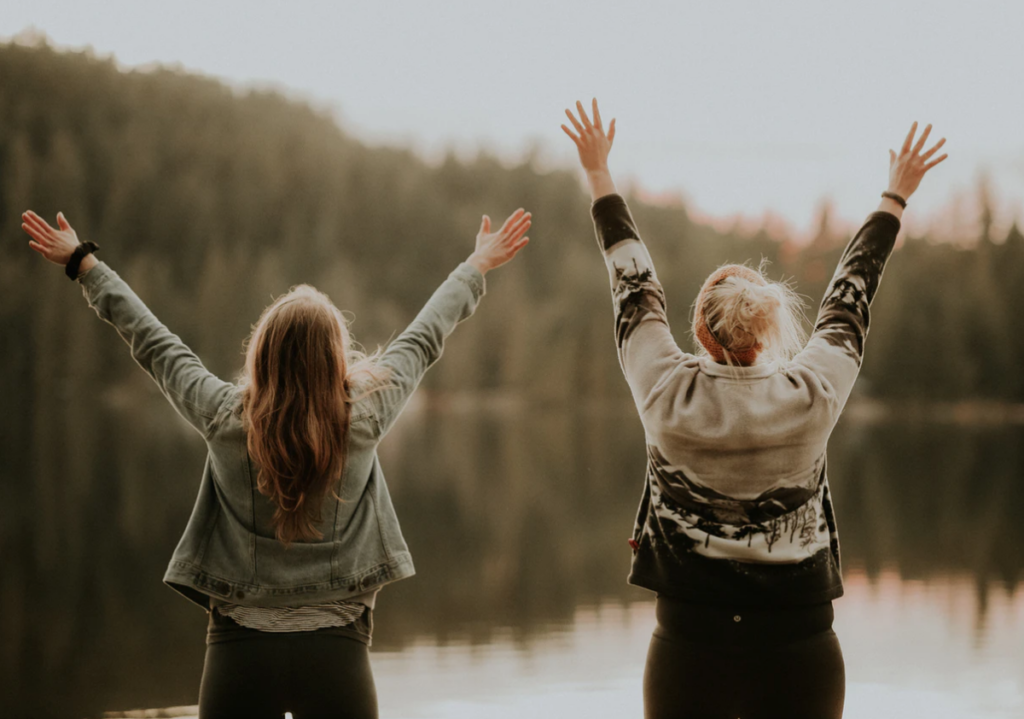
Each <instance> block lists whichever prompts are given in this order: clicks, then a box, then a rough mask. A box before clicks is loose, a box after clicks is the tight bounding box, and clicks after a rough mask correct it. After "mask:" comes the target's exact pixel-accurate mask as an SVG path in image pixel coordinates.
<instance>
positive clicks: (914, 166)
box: [889, 122, 949, 200]
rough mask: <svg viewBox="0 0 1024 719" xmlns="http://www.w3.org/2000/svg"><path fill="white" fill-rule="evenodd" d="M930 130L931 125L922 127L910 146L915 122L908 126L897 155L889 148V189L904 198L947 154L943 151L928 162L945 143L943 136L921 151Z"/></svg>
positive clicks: (915, 129)
mask: <svg viewBox="0 0 1024 719" xmlns="http://www.w3.org/2000/svg"><path fill="white" fill-rule="evenodd" d="M931 132H932V126H931V125H928V126H927V127H925V128H924V132H922V133H921V137H920V139H919V140H918V141H917V143H916V144H914V145H913V147H911V143H913V142H914V135H915V134H916V133H917V123H916V122H915V123H914V124H913V125H911V126H910V132H909V133H908V134H907V139H906V140H904V141H903V147H902V148H901V149H900V153H899V154H898V155H897V154H896V153H895V152H893V151H892V150H889V190H890V191H891V192H895V193H896V194H897V195H899V196H900V197H902V198H903V199H904V200H906V199H908V198H909V197H910V196H911V195H912V194H914V192H915V191H916V190H917V188H918V186H919V185H920V184H921V180H922V178H924V175H925V173H926V172H928V170H930V169H932V168H933V167H935V166H936V165H938V164H939V163H940V162H942V161H943V160H945V159H946V158H947V157H948V156H949V155H947V154H945V153H944V154H942V155H941V156H939V157H937V158H935V159H934V160H931V161H930V162H929V158H931V156H932V155H934V154H935V152H936V151H937V150H938V149H939V148H940V147H942V146H943V145H944V144H946V138H944V137H943V138H942V139H941V140H939V141H938V142H936V143H935V144H934V145H933V146H932V147H931V149H929V150H928V151H927V152H925V153H923V154H922V153H921V150H922V149H923V148H924V143H925V141H926V140H927V139H928V135H930V134H931Z"/></svg>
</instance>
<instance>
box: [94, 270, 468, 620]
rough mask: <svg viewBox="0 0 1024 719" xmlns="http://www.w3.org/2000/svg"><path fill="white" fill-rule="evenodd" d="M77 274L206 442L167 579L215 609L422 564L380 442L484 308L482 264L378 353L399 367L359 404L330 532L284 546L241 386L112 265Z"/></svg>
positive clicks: (295, 597) (293, 601)
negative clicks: (408, 537) (391, 489)
mask: <svg viewBox="0 0 1024 719" xmlns="http://www.w3.org/2000/svg"><path fill="white" fill-rule="evenodd" d="M80 282H81V283H82V287H83V291H84V294H85V296H86V299H88V301H89V306H90V307H92V308H93V309H94V310H96V313H97V314H98V315H99V316H100V317H101V318H102V319H103V320H104V321H106V322H108V323H110V324H111V325H113V326H114V327H115V328H116V329H117V332H118V334H120V335H121V337H122V339H124V341H125V342H127V343H128V345H129V346H130V347H131V353H132V357H133V358H134V359H135V361H136V362H138V363H139V365H140V366H141V367H142V368H143V369H144V370H146V372H148V373H149V375H150V376H151V377H152V378H153V379H154V380H155V381H156V383H157V386H158V387H159V388H160V391H161V392H162V393H163V394H164V396H165V397H167V399H168V400H170V402H171V404H172V405H173V406H174V408H175V409H176V410H177V411H178V413H179V414H180V415H181V416H182V417H184V418H185V419H186V420H187V421H188V423H189V424H191V425H192V426H193V427H195V429H196V430H197V431H198V432H199V433H200V434H201V435H202V436H203V438H204V439H205V440H206V445H207V448H208V450H209V453H208V455H207V458H206V467H205V469H204V470H203V478H202V482H201V483H200V485H199V496H198V497H197V498H196V504H195V508H194V509H193V510H192V516H191V518H190V519H189V522H188V525H187V526H186V528H185V533H184V535H183V536H182V538H181V541H180V542H178V546H177V548H176V549H175V550H174V555H173V556H172V557H171V561H170V564H169V566H168V568H167V572H166V574H165V575H164V582H166V583H167V584H168V585H170V586H171V587H172V588H174V589H175V590H177V591H179V592H181V593H182V594H183V595H185V596H186V597H188V598H189V599H191V600H192V601H194V602H196V603H197V604H199V605H200V606H202V607H204V608H206V609H209V607H210V599H209V598H210V597H211V596H212V597H219V598H221V599H224V600H230V601H231V602H233V603H235V604H245V605H250V606H301V605H305V604H313V603H320V602H325V601H334V600H339V599H346V598H348V597H352V596H356V595H360V594H364V593H366V592H368V591H370V590H372V589H374V588H376V587H380V586H382V585H384V584H387V583H389V582H394V581H397V580H399V579H404V578H406V577H410V576H412V575H413V574H414V573H415V569H414V568H413V563H412V557H411V555H410V554H409V548H408V547H407V546H406V543H405V540H404V539H403V538H402V532H401V529H400V527H399V524H398V518H397V517H396V516H395V510H394V507H393V506H392V504H391V497H390V495H389V493H388V488H387V484H386V483H385V482H384V473H383V471H382V470H381V466H380V461H379V460H378V458H377V444H378V443H379V442H380V440H381V438H382V437H383V436H384V435H385V434H386V433H387V432H388V430H389V429H390V428H391V426H392V425H393V424H394V422H395V420H396V419H397V418H398V415H399V414H400V413H401V411H402V408H403V407H404V406H405V404H406V402H407V401H408V399H409V397H410V395H411V394H412V393H413V391H414V390H415V389H416V387H417V385H418V384H419V382H420V379H421V378H422V377H423V374H424V373H425V372H426V371H427V369H428V368H429V367H430V366H431V365H432V364H433V363H434V362H436V361H437V360H438V358H439V357H440V356H441V351H442V349H443V346H444V340H445V338H446V337H448V335H449V334H451V332H452V331H453V330H454V329H455V326H456V325H457V324H458V323H459V322H461V321H462V320H464V319H466V318H467V317H469V316H470V315H471V314H473V311H474V310H475V309H476V306H477V304H478V303H479V301H480V298H481V297H482V296H483V294H484V278H483V275H481V274H480V272H479V271H478V270H477V269H476V268H474V267H472V266H471V265H468V264H465V263H463V264H461V265H459V266H458V267H457V268H456V269H455V270H454V271H453V272H452V273H451V275H450V276H449V277H448V279H447V280H445V282H444V283H443V284H442V285H441V286H440V287H439V288H438V289H437V291H436V292H434V295H433V296H432V297H431V298H430V301H429V302H427V304H426V306H425V307H424V308H423V309H422V310H421V311H420V313H419V315H418V316H417V317H416V319H415V320H414V321H413V322H412V324H411V325H409V327H408V329H406V330H405V332H403V333H402V334H401V335H399V336H398V338H397V339H395V340H394V341H393V342H392V343H391V344H390V345H389V346H388V348H387V349H386V350H385V352H384V353H383V354H382V355H381V357H380V364H381V365H383V366H384V367H386V368H387V369H388V370H389V371H390V378H389V379H388V381H387V386H386V387H385V388H384V389H381V390H378V391H376V392H373V393H372V394H370V395H368V396H367V397H366V398H365V399H362V400H360V401H358V402H356V403H354V404H353V406H352V414H351V429H350V432H349V440H348V441H349V446H348V458H347V461H346V465H345V470H344V476H343V477H342V483H341V491H340V493H339V494H340V496H341V499H342V501H340V502H338V501H336V500H334V499H332V498H331V497H330V496H329V497H328V499H327V500H326V501H327V503H326V504H325V506H324V512H323V521H322V522H321V524H320V525H319V526H318V529H319V530H320V531H321V532H322V533H323V535H324V538H323V540H321V541H312V542H297V543H294V544H292V545H291V546H290V547H289V548H287V549H286V548H285V547H284V546H283V545H282V544H281V543H280V542H279V541H278V540H277V539H276V538H275V536H274V530H273V529H272V528H271V524H270V520H271V517H272V516H273V512H274V507H273V505H272V504H271V502H270V500H269V499H267V498H266V497H265V496H263V495H262V494H260V493H259V491H258V490H257V489H256V477H257V467H256V466H255V465H254V464H253V461H252V460H251V458H250V457H249V453H248V451H247V449H246V434H245V429H244V428H243V426H242V421H241V389H240V387H239V386H238V385H236V384H232V383H229V382H225V381H223V380H221V379H219V378H218V377H216V376H214V375H213V374H211V373H210V372H209V371H208V370H207V369H206V368H205V367H204V366H203V363H202V362H201V361H200V360H199V358H198V357H196V355H195V354H194V353H193V352H192V351H191V350H190V349H189V348H188V347H187V346H185V344H184V343H183V342H182V341H181V340H180V339H179V338H178V337H177V336H176V335H174V334H173V333H171V332H170V331H169V330H168V329H167V328H166V327H165V326H164V325H163V324H161V323H160V321H159V320H158V319H157V318H156V317H155V316H154V315H153V313H152V312H150V311H149V309H148V308H147V307H146V305H145V304H144V303H143V302H142V300H140V299H139V297H138V296H137V295H136V294H135V293H134V292H133V291H132V289H131V288H130V287H129V286H128V285H127V284H126V283H125V282H124V280H122V279H121V278H120V277H119V276H118V275H117V273H116V272H114V271H113V270H112V269H110V268H109V267H108V266H107V265H106V264H104V263H102V262H101V263H99V264H97V265H96V266H95V267H94V268H93V269H92V270H90V271H89V272H87V273H86V274H85V275H83V276H82V277H81V278H80Z"/></svg>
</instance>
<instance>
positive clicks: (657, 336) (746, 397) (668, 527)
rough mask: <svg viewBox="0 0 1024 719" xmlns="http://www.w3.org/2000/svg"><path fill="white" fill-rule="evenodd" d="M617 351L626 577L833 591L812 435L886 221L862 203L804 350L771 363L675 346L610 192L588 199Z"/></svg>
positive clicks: (843, 359) (853, 355)
mask: <svg viewBox="0 0 1024 719" xmlns="http://www.w3.org/2000/svg"><path fill="white" fill-rule="evenodd" d="M593 218H594V225H595V228H596V231H597V239H598V243H599V245H600V247H601V249H602V251H603V252H604V257H605V262H606V264H607V266H608V271H609V274H610V277H611V285H612V300H613V304H614V310H615V339H616V344H617V346H618V354H619V362H620V364H621V365H622V370H623V373H624V374H625V376H626V381H627V382H628V383H629V388H630V390H631V392H632V395H633V399H634V401H635V403H636V407H637V410H638V411H639V412H640V418H641V420H642V422H643V426H644V430H645V434H646V441H647V477H646V482H645V486H644V493H643V498H642V499H641V502H640V509H639V513H638V516H637V521H636V526H635V529H634V533H633V538H632V540H631V544H632V545H633V547H634V557H633V567H632V571H631V573H630V575H629V581H630V583H632V584H636V585H639V586H641V587H646V588H647V589H651V590H653V591H656V592H659V593H663V594H665V595H668V596H670V597H674V598H676V599H680V600H684V601H693V602H707V603H726V604H734V605H762V606H765V605H767V606H771V605H775V606H778V605H801V604H813V603H818V602H825V601H829V600H831V599H834V598H836V597H839V596H841V595H842V593H843V588H842V577H841V574H840V560H839V538H838V534H837V531H836V521H835V515H834V512H833V509H832V501H831V496H830V494H829V487H828V478H827V476H826V469H825V467H826V462H825V446H826V443H827V442H828V438H829V435H830V434H831V432H832V429H833V427H835V424H836V422H837V421H838V419H839V415H840V413H841V412H842V410H843V407H844V405H845V404H846V400H847V398H848V397H849V396H850V390H851V389H852V388H853V383H854V380H856V378H857V374H858V372H859V370H860V364H861V358H862V356H863V351H864V338H865V335H866V334H867V329H868V307H869V305H870V303H871V299H872V297H874V294H875V290H876V289H877V287H878V282H879V280H880V278H881V274H882V269H883V267H884V266H885V262H886V260H887V259H888V257H889V255H890V253H891V251H892V248H893V245H894V243H895V240H896V235H897V233H898V231H899V228H900V222H899V220H898V219H897V218H896V217H895V216H894V215H891V214H889V213H886V212H875V213H873V214H872V215H870V216H869V217H868V219H867V221H866V222H865V223H864V226H863V227H862V228H861V229H860V231H859V232H858V233H857V235H856V236H855V237H854V238H853V240H852V241H851V242H850V244H849V246H848V247H847V248H846V251H845V252H844V253H843V256H842V259H841V260H840V262H839V267H838V268H837V270H836V273H835V276H834V277H833V278H832V282H831V283H830V285H829V288H828V291H827V292H826V293H825V298H824V300H823V302H822V304H821V309H820V311H819V313H818V318H817V321H816V323H815V326H814V332H813V334H812V336H811V338H810V340H809V341H808V343H807V346H806V348H805V349H804V350H803V351H802V352H800V353H799V354H798V355H797V356H796V357H795V358H794V359H793V360H792V361H791V362H789V363H788V364H785V365H779V364H775V363H771V364H756V365H753V366H749V367H727V366H724V365H719V364H717V363H715V362H714V360H712V359H710V358H709V357H697V356H694V355H691V354H688V353H686V352H683V351H682V350H681V349H680V348H679V346H678V345H677V344H676V341H675V339H674V338H673V336H672V333H671V331H670V329H669V326H668V321H667V318H666V314H665V293H664V291H663V290H662V287H661V285H660V284H659V282H658V278H657V275H656V274H655V272H654V264H653V263H652V261H651V257H650V255H649V254H648V253H647V248H646V247H645V246H644V244H643V242H642V241H641V240H640V235H639V233H638V232H637V229H636V225H635V223H634V222H633V218H632V216H631V215H630V213H629V209H628V207H627V206H626V202H625V200H623V199H622V197H620V196H619V195H608V196H605V197H602V198H600V199H599V200H597V201H596V202H595V203H594V206H593Z"/></svg>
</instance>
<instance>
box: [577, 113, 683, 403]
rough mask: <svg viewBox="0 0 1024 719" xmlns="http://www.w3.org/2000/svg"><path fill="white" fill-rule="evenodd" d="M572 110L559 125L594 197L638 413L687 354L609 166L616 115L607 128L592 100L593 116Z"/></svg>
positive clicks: (617, 334) (623, 359) (596, 221)
mask: <svg viewBox="0 0 1024 719" xmlns="http://www.w3.org/2000/svg"><path fill="white" fill-rule="evenodd" d="M576 110H577V112H578V113H579V119H578V120H577V118H576V117H575V116H574V115H573V114H572V113H571V112H570V111H569V110H566V111H565V114H566V115H568V117H569V120H570V122H571V123H572V125H573V129H570V128H569V127H567V126H566V125H562V130H563V131H565V134H567V135H568V136H569V137H570V139H572V141H573V142H574V143H575V144H576V149H577V150H578V151H579V157H580V164H581V165H582V166H583V169H584V171H585V172H586V174H587V184H588V185H589V187H590V196H591V199H592V200H593V201H594V202H593V205H592V207H591V213H592V215H593V219H594V229H595V232H596V233H597V244H598V246H599V247H600V249H601V251H602V253H603V254H604V261H605V265H606V266H607V268H608V276H609V279H610V281H611V286H612V309H613V310H614V314H615V343H616V346H617V348H618V353H619V363H620V364H621V365H622V371H623V374H625V376H626V382H627V383H628V384H629V388H630V390H631V391H632V393H633V399H634V401H635V402H636V405H637V407H638V408H639V409H640V412H641V414H642V413H643V412H644V410H645V409H647V408H648V407H649V406H650V405H651V403H652V402H653V401H654V400H655V399H657V392H658V387H659V386H661V383H660V380H661V379H662V378H663V377H664V376H665V375H666V374H667V373H669V372H672V371H674V370H675V369H677V368H678V367H679V362H680V361H681V360H682V359H683V358H684V357H685V354H684V353H683V351H682V350H681V349H679V345H677V344H676V341H675V338H674V337H673V336H672V332H671V330H670V329H669V326H668V317H667V316H666V314H665V292H664V290H662V288H661V284H660V283H659V282H658V277H657V275H656V274H655V272H654V262H652V261H651V256H650V254H648V252H647V247H646V246H644V243H643V241H642V240H641V239H640V233H639V232H638V231H637V228H636V223H635V222H634V221H633V216H632V215H631V214H630V212H629V207H627V205H626V201H625V200H624V199H623V198H622V197H621V196H619V195H618V194H616V193H615V183H614V182H613V181H612V176H611V173H610V172H609V170H608V153H609V152H611V148H612V143H613V142H614V140H615V120H612V121H611V122H610V123H609V124H608V132H607V133H606V132H605V130H604V125H603V123H602V122H601V113H600V111H599V110H598V107H597V100H596V99H595V100H594V101H593V115H594V118H593V121H591V119H590V118H589V117H587V113H586V111H585V110H584V109H583V105H582V103H579V102H577V103H576ZM574 130H575V132H574Z"/></svg>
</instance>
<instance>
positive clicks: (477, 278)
mask: <svg viewBox="0 0 1024 719" xmlns="http://www.w3.org/2000/svg"><path fill="white" fill-rule="evenodd" d="M485 290H486V287H485V283H484V278H483V276H482V273H480V274H478V273H477V271H476V270H475V269H474V268H473V266H472V265H469V263H466V264H462V265H459V266H458V267H457V268H455V270H454V271H453V272H452V273H451V275H449V276H448V279H446V280H445V281H444V282H443V283H441V286H440V287H438V288H437V290H435V291H434V294H433V295H432V296H431V298H430V299H429V300H428V301H427V303H426V305H424V306H423V309H421V310H420V312H419V314H418V315H417V316H416V319H414V320H413V321H412V323H411V324H410V325H409V326H408V327H407V328H406V329H405V331H404V332H402V333H401V334H400V335H399V336H398V337H397V338H395V340H394V341H392V342H391V344H390V345H388V347H387V349H386V350H384V352H383V353H382V354H381V356H380V359H379V360H378V363H379V364H380V366H381V367H382V368H384V369H386V370H387V371H388V372H389V378H388V384H387V386H386V387H384V388H382V389H381V390H380V391H377V392H374V394H373V397H374V399H375V401H376V402H377V407H378V421H379V423H380V432H381V435H383V434H385V433H387V431H388V429H389V428H390V427H391V425H392V424H394V422H395V420H396V419H398V415H399V414H400V413H401V411H402V409H403V408H404V407H405V404H406V402H408V400H409V397H410V396H411V395H412V393H413V392H414V391H415V390H416V388H417V387H418V386H419V383H420V380H421V379H422V378H423V375H424V374H426V372H427V370H428V369H430V367H431V366H432V365H433V364H434V363H435V362H437V360H438V359H440V357H441V353H442V352H443V351H444V344H445V340H447V338H448V336H449V335H451V334H452V332H454V331H455V328H456V326H457V325H458V324H459V323H461V322H462V321H463V320H465V319H467V318H468V317H469V316H470V315H472V314H473V312H474V311H476V308H477V305H478V304H479V303H480V299H481V298H482V297H483V295H484V292H485Z"/></svg>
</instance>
